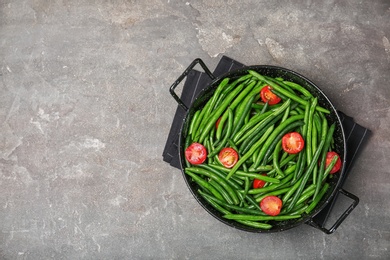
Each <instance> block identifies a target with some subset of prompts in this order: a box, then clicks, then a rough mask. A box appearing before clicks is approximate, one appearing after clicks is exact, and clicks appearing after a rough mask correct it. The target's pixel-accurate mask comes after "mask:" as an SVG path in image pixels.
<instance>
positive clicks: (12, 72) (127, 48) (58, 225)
mask: <svg viewBox="0 0 390 260" xmlns="http://www.w3.org/2000/svg"><path fill="white" fill-rule="evenodd" d="M389 21H390V2H389V1H387V0H382V1H379V0H378V1H375V0H374V1H354V0H348V1H347V0H346V1H336V0H324V1H312V0H306V1H303V0H300V1H263V0H261V1H255V0H244V1H233V0H225V1H223V0H208V1H206V0H205V1H174V0H165V1H162V0H161V1H160V0H143V1H135V0H131V1H124V0H120V1H102V0H100V1H87V0H82V1H71V0H62V1H50V0H33V1H20V0H18V1H11V0H3V1H0V259H268V258H273V259H350V258H355V259H389V256H390V252H389V246H390V226H389V223H390V204H389V196H390V181H389V180H390V178H389V174H390V170H389V164H388V158H389V155H390V153H389V152H390V142H389V136H390V131H389V129H390V112H389V104H390V101H389V98H390V83H389V82H390V23H389ZM222 55H227V56H229V57H231V58H234V59H236V60H238V61H240V62H242V63H245V64H248V65H249V64H273V65H280V66H283V67H287V68H290V69H293V70H296V71H297V72H300V73H302V74H304V75H306V76H307V77H309V78H310V79H312V80H313V81H314V82H316V83H317V84H318V85H319V86H320V87H321V88H322V89H323V90H324V91H325V92H326V93H327V94H328V96H329V97H330V98H331V99H332V100H333V101H334V104H335V105H336V107H337V108H338V109H340V110H342V111H344V112H345V113H346V114H348V115H350V116H352V117H354V118H355V120H356V121H357V122H358V123H359V124H361V125H363V126H366V127H369V128H370V129H371V130H372V132H373V136H372V138H371V139H370V140H369V142H368V144H367V146H366V147H365V149H364V151H363V152H362V154H361V156H360V157H359V159H358V161H357V162H356V164H355V166H354V168H353V169H352V173H351V175H350V176H349V178H348V181H347V183H346V186H345V188H346V189H347V190H348V191H350V192H351V193H353V194H356V195H357V196H358V197H359V198H360V204H359V205H358V207H357V208H356V209H355V210H354V211H353V212H352V214H351V215H350V216H349V217H348V218H347V219H346V220H345V221H344V223H343V224H342V225H341V226H340V228H339V229H338V230H337V231H336V233H334V234H332V235H325V234H323V233H322V232H320V231H318V230H315V229H313V228H311V227H309V226H307V225H302V226H300V227H299V228H294V229H292V230H289V231H286V232H283V233H278V234H269V235H262V234H251V233H245V232H243V231H239V230H235V229H232V228H230V227H228V226H225V225H223V224H221V223H220V222H218V221H217V220H215V219H214V218H212V217H211V216H210V215H208V213H206V212H205V211H204V210H203V209H202V208H201V207H200V206H199V205H198V204H197V202H196V201H195V200H194V199H193V197H192V195H191V194H190V192H189V191H188V189H187V187H186V186H185V183H184V180H183V178H182V176H181V172H180V171H179V170H176V169H174V168H172V167H170V166H169V165H168V164H167V163H165V162H163V161H162V156H161V154H162V151H163V148H164V145H165V141H166V137H167V135H168V131H169V129H170V124H171V121H172V118H173V115H174V113H175V111H176V103H175V101H174V100H173V99H172V98H171V96H170V95H169V92H168V88H169V86H170V85H171V84H172V83H173V81H174V80H175V79H176V78H177V77H178V75H180V73H181V72H182V71H183V70H184V68H185V67H187V66H188V65H189V63H190V62H191V61H192V60H193V59H194V58H197V57H200V58H202V59H203V60H204V61H205V62H206V64H208V65H209V67H210V68H211V69H213V68H214V67H215V66H216V64H217V63H218V60H219V58H220V57H221V56H222Z"/></svg>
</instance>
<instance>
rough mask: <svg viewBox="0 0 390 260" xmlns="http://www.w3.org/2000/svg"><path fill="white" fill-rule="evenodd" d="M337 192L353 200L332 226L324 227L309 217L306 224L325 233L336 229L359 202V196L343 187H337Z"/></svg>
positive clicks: (330, 232)
mask: <svg viewBox="0 0 390 260" xmlns="http://www.w3.org/2000/svg"><path fill="white" fill-rule="evenodd" d="M339 193H342V194H343V195H345V196H347V197H349V198H350V199H352V200H353V202H352V204H351V205H350V206H349V207H348V208H347V210H345V211H344V213H343V214H342V215H341V216H340V217H339V218H338V219H337V220H336V222H335V223H334V224H333V226H332V227H331V228H329V229H327V228H325V227H324V226H323V225H320V224H318V223H317V222H315V221H314V220H313V218H311V219H310V220H309V221H308V222H307V224H309V225H310V226H312V227H315V228H317V229H319V230H321V231H322V232H324V233H325V234H332V233H333V232H335V231H336V229H337V228H338V227H339V226H340V224H341V223H342V222H343V221H344V220H345V218H346V217H348V215H349V214H350V213H351V212H352V210H353V209H354V208H355V207H356V206H357V204H359V198H358V197H356V196H355V195H353V194H351V193H349V192H348V191H346V190H344V189H339Z"/></svg>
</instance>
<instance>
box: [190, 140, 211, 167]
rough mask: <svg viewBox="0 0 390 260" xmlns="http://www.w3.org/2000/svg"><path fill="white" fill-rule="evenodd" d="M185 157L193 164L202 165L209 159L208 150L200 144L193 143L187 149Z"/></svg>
mask: <svg viewBox="0 0 390 260" xmlns="http://www.w3.org/2000/svg"><path fill="white" fill-rule="evenodd" d="M185 156H186V159H187V161H189V163H191V164H202V163H203V162H204V161H205V160H206V158H207V150H206V148H205V147H204V146H203V145H202V144H200V143H192V144H191V145H190V146H188V147H187V149H186V151H185Z"/></svg>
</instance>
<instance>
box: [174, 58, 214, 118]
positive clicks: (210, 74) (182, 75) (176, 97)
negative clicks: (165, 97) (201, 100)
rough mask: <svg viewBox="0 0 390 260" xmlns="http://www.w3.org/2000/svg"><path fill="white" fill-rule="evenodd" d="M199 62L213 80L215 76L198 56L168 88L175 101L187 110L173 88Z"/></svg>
mask: <svg viewBox="0 0 390 260" xmlns="http://www.w3.org/2000/svg"><path fill="white" fill-rule="evenodd" d="M197 64H199V65H200V66H201V67H202V68H203V70H204V72H206V74H207V75H208V76H209V77H210V78H211V79H212V80H213V79H215V76H214V75H213V73H211V71H210V70H209V68H207V66H206V64H205V63H204V62H203V61H202V60H201V59H200V58H197V59H195V60H194V61H193V62H192V63H191V64H190V66H188V68H187V69H186V70H185V71H184V72H183V73H182V74H181V75H180V76H179V78H178V79H177V80H176V81H175V82H174V83H173V84H172V86H171V87H170V88H169V92H170V93H171V95H172V97H173V98H174V99H175V100H176V102H177V103H178V104H179V105H180V106H181V107H182V108H183V109H184V110H185V111H187V110H188V107H187V106H186V105H185V104H184V102H183V101H182V100H181V99H180V98H179V97H178V96H177V95H176V93H175V88H176V87H177V86H178V85H179V84H180V82H181V81H182V80H183V79H184V78H185V77H187V75H188V73H190V71H191V70H192V69H193V68H194V67H195V66H196V65H197Z"/></svg>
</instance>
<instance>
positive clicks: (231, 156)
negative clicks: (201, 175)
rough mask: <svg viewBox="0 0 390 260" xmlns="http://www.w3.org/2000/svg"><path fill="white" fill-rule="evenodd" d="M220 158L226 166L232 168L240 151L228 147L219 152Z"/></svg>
mask: <svg viewBox="0 0 390 260" xmlns="http://www.w3.org/2000/svg"><path fill="white" fill-rule="evenodd" d="M218 159H219V161H220V162H221V163H222V165H223V166H225V167H226V168H232V167H233V166H234V165H235V164H236V163H237V161H238V153H237V152H236V150H234V149H233V148H230V147H226V148H223V149H222V150H221V151H220V152H219V155H218Z"/></svg>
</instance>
